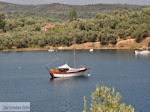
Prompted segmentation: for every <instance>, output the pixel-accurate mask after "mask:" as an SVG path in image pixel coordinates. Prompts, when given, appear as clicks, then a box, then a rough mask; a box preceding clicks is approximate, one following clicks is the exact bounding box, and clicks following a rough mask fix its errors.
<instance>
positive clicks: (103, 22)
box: [0, 8, 150, 49]
mask: <svg viewBox="0 0 150 112" xmlns="http://www.w3.org/2000/svg"><path fill="white" fill-rule="evenodd" d="M72 12H74V11H72V10H71V11H70V13H72ZM72 14H73V13H72ZM72 14H71V16H70V17H72ZM74 14H76V13H74ZM5 15H6V14H5V13H0V49H7V48H9V49H12V48H28V47H32V48H34V47H46V46H54V47H59V46H71V45H72V43H73V38H74V36H75V37H76V43H77V44H82V43H86V42H100V44H101V45H102V46H109V45H111V46H115V45H116V44H117V43H118V40H119V39H122V40H126V39H135V40H136V42H137V43H140V42H142V41H143V40H144V39H146V38H147V37H150V19H149V18H150V8H144V9H142V10H140V11H127V10H122V11H119V10H117V11H114V12H112V13H111V14H106V13H99V14H97V15H96V16H94V17H93V18H91V19H79V18H77V19H76V17H75V16H74V18H73V19H70V21H56V20H55V21H53V19H51V18H50V17H49V18H43V17H37V16H25V15H23V14H19V15H17V16H15V17H14V18H7V17H5ZM68 15H69V14H68ZM7 16H9V14H8V15H7ZM68 19H69V18H68ZM45 25H54V26H55V27H54V28H53V29H49V30H47V31H42V30H41V28H42V26H45Z"/></svg>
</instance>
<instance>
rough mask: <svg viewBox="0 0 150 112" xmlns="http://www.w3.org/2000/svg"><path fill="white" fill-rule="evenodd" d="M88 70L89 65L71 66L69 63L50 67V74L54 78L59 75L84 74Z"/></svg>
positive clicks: (63, 76)
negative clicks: (54, 67)
mask: <svg viewBox="0 0 150 112" xmlns="http://www.w3.org/2000/svg"><path fill="white" fill-rule="evenodd" d="M87 70H88V68H87V67H81V68H70V67H69V66H68V65H67V64H65V65H63V66H60V67H58V68H56V69H52V68H51V69H49V72H50V75H51V77H52V78H55V77H59V78H65V77H75V76H82V75H84V73H85V72H86V71H87Z"/></svg>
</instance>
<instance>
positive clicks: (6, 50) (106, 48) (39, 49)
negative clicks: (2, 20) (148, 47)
mask: <svg viewBox="0 0 150 112" xmlns="http://www.w3.org/2000/svg"><path fill="white" fill-rule="evenodd" d="M53 48H54V49H55V51H67V50H73V48H69V47H68V48H66V47H61V49H60V48H59V47H53ZM90 49H94V50H127V51H131V50H135V49H133V48H115V47H103V48H76V50H90ZM48 50H49V49H48V48H19V49H3V50H0V52H26V51H27V52H28V51H48Z"/></svg>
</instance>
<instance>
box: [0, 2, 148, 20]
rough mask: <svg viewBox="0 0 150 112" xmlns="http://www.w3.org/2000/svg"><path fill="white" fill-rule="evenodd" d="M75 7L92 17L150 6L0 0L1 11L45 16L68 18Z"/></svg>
mask: <svg viewBox="0 0 150 112" xmlns="http://www.w3.org/2000/svg"><path fill="white" fill-rule="evenodd" d="M72 7H74V8H75V9H76V11H77V13H78V17H79V18H91V17H93V16H94V15H96V14H97V13H111V12H112V11H114V10H128V11H139V10H141V9H142V8H147V7H150V6H139V5H128V4H94V5H66V4H60V3H52V4H41V5H18V4H12V3H6V2H0V11H1V12H7V13H28V14H31V15H38V16H43V17H51V18H54V19H55V18H60V19H66V16H68V12H69V10H70V9H71V8H72Z"/></svg>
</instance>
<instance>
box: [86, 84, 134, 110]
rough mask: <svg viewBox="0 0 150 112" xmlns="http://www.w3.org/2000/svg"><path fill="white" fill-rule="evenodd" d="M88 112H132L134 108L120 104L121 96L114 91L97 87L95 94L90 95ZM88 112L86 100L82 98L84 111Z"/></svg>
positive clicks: (104, 87)
mask: <svg viewBox="0 0 150 112" xmlns="http://www.w3.org/2000/svg"><path fill="white" fill-rule="evenodd" d="M91 98H92V99H91V107H90V109H89V110H90V112H134V108H133V107H132V106H131V105H129V106H127V105H126V104H125V103H122V104H121V103H120V100H121V98H122V96H121V95H120V94H119V93H118V92H117V93H115V89H114V88H113V89H112V90H111V89H110V88H107V87H106V86H101V87H99V85H97V87H96V90H95V92H93V93H92V94H91ZM83 112H88V107H87V99H86V97H84V110H83Z"/></svg>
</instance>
